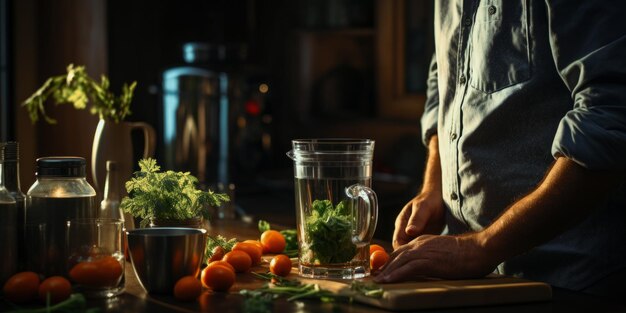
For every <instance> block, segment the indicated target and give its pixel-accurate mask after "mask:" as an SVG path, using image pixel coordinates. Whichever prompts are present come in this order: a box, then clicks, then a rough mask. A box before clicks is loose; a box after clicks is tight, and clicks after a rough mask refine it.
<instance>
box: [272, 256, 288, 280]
mask: <svg viewBox="0 0 626 313" xmlns="http://www.w3.org/2000/svg"><path fill="white" fill-rule="evenodd" d="M270 272H272V273H273V274H274V275H278V276H283V277H285V276H287V275H289V273H291V259H289V257H288V256H286V255H284V254H279V255H277V256H275V257H274V258H272V261H271V262H270Z"/></svg>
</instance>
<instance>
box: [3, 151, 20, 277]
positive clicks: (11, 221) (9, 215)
mask: <svg viewBox="0 0 626 313" xmlns="http://www.w3.org/2000/svg"><path fill="white" fill-rule="evenodd" d="M1 150H2V153H1V154H2V158H0V238H1V239H0V255H2V262H0V284H4V282H5V281H6V280H7V279H9V277H11V275H13V274H15V273H16V272H17V228H16V224H17V208H16V206H15V199H13V197H11V194H10V193H9V191H8V190H7V189H6V188H4V177H3V176H4V171H3V163H4V162H3V159H4V148H2V149H1Z"/></svg>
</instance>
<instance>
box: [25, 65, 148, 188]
mask: <svg viewBox="0 0 626 313" xmlns="http://www.w3.org/2000/svg"><path fill="white" fill-rule="evenodd" d="M136 86H137V83H136V82H132V83H131V84H124V85H123V86H122V90H121V93H120V95H119V96H116V95H115V94H114V93H113V92H112V91H111V90H110V83H109V79H108V78H107V77H106V76H105V75H102V76H101V77H100V81H97V80H95V79H93V78H91V77H90V76H89V75H88V74H87V71H86V69H85V67H84V66H74V65H73V64H70V65H68V66H67V73H66V74H64V75H59V76H53V77H50V78H48V80H46V82H45V83H44V84H43V85H42V86H41V87H40V88H39V89H38V90H37V91H35V93H33V94H32V95H31V96H30V97H29V98H28V99H26V101H24V103H22V106H24V107H25V108H26V110H28V114H29V116H30V119H31V121H32V122H33V123H35V122H37V121H38V120H39V119H40V116H41V117H42V118H43V119H44V120H45V121H46V122H48V123H51V124H55V123H56V122H57V121H56V120H55V119H54V118H52V117H50V116H48V115H47V114H46V109H45V104H46V103H47V102H48V99H50V98H51V99H52V100H53V101H54V102H55V104H64V103H67V104H73V106H74V108H76V109H79V110H83V109H86V108H87V106H89V111H90V113H91V114H94V115H98V117H99V118H100V121H99V122H98V126H97V127H96V131H95V135H94V140H93V146H92V159H91V167H92V175H93V180H94V183H95V185H96V187H97V188H102V187H103V186H104V179H105V176H106V167H105V165H106V161H107V160H114V161H117V163H118V170H119V172H120V178H121V179H123V180H127V179H129V178H130V176H131V173H132V163H133V161H132V160H133V145H132V142H131V136H130V133H131V131H132V130H134V129H139V130H143V133H144V136H145V147H144V153H143V157H144V158H146V157H150V156H152V155H153V154H154V148H155V142H156V133H155V131H154V129H153V128H152V127H151V126H150V125H148V124H146V123H141V122H134V123H131V122H125V121H124V119H125V118H126V117H128V116H129V115H130V114H131V110H130V105H131V102H132V99H133V92H134V90H135V87H136ZM119 185H121V184H119ZM119 191H120V192H122V191H123V190H119ZM121 194H123V193H121Z"/></svg>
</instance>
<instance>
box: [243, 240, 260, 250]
mask: <svg viewBox="0 0 626 313" xmlns="http://www.w3.org/2000/svg"><path fill="white" fill-rule="evenodd" d="M243 242H245V243H251V244H253V245H255V246H257V247H258V248H259V250H261V252H263V244H262V243H261V242H260V241H258V240H252V239H248V240H244V241H243Z"/></svg>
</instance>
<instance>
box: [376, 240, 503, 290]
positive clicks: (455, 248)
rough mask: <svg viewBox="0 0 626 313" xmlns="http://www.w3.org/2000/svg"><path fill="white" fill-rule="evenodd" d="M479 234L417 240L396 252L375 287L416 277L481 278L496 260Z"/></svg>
mask: <svg viewBox="0 0 626 313" xmlns="http://www.w3.org/2000/svg"><path fill="white" fill-rule="evenodd" d="M481 242H482V241H481V238H480V233H476V234H468V235H462V236H432V235H424V236H420V237H417V238H416V239H414V240H413V241H411V242H410V243H408V244H406V245H404V246H402V247H400V248H397V249H396V250H395V251H394V252H393V253H391V255H390V257H389V261H388V262H387V264H386V265H385V266H384V267H383V268H382V272H380V273H379V274H378V275H376V277H375V278H374V281H375V282H377V283H391V282H397V281H403V280H411V279H415V278H417V277H423V276H428V277H440V278H450V279H461V278H475V277H483V276H485V275H487V274H489V273H491V272H492V271H493V269H494V268H495V267H496V266H497V265H498V263H499V262H498V260H496V259H495V258H493V257H491V255H492V254H491V253H488V252H487V250H486V249H485V248H484V247H483V245H482V243H481Z"/></svg>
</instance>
